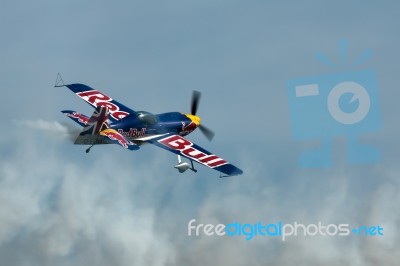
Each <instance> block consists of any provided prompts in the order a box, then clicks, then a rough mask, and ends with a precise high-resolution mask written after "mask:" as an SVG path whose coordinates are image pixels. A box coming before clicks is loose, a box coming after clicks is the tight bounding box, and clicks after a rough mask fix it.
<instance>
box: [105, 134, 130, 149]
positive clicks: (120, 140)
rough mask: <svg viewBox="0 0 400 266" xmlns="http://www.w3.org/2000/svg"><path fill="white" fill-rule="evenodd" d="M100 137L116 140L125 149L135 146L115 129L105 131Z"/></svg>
mask: <svg viewBox="0 0 400 266" xmlns="http://www.w3.org/2000/svg"><path fill="white" fill-rule="evenodd" d="M100 135H102V136H106V137H108V138H109V139H111V140H116V141H118V143H119V144H120V145H121V146H122V147H124V148H125V149H127V148H128V145H134V143H132V142H131V141H129V140H127V139H126V138H124V136H122V135H121V134H119V133H118V132H117V131H115V130H114V129H105V130H103V131H101V132H100Z"/></svg>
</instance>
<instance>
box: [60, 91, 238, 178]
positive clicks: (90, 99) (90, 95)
mask: <svg viewBox="0 0 400 266" xmlns="http://www.w3.org/2000/svg"><path fill="white" fill-rule="evenodd" d="M55 87H67V88H68V89H70V90H71V91H73V92H74V93H75V94H76V95H78V96H79V97H80V98H81V99H83V100H84V101H86V102H87V103H89V104H90V105H91V106H93V107H94V108H96V109H95V111H94V113H93V114H92V116H91V117H87V116H85V115H83V114H80V113H78V112H75V111H71V110H64V111H61V112H62V113H64V114H65V115H66V116H68V117H70V118H71V119H72V120H74V121H75V122H76V123H78V124H79V125H81V126H82V127H83V130H82V132H81V133H80V134H79V136H78V137H77V139H76V140H75V144H83V145H91V146H90V147H89V148H88V149H87V150H86V152H87V153H88V152H89V151H90V149H91V148H92V147H93V146H94V145H99V144H119V145H121V146H122V147H123V148H126V149H129V150H139V148H140V146H141V145H143V144H145V143H151V144H154V145H156V146H158V147H160V148H163V149H165V150H167V151H170V152H173V153H175V154H177V155H178V164H177V165H176V166H175V168H176V169H178V171H179V172H181V173H183V172H185V171H186V170H187V169H191V170H192V171H194V172H197V170H196V169H195V168H194V165H193V162H197V163H199V164H202V165H205V166H207V167H209V168H212V169H215V170H217V171H219V172H221V175H220V177H223V176H232V175H241V174H242V173H243V171H242V170H240V169H239V168H237V167H236V166H234V165H232V164H230V163H228V162H227V161H226V160H224V159H222V158H220V157H219V156H217V155H215V154H212V153H211V152H209V151H207V150H205V149H203V148H201V147H199V146H198V145H196V144H195V143H193V142H191V141H190V140H188V139H186V138H184V136H186V135H188V134H189V133H191V132H193V131H194V130H195V129H196V128H199V129H200V131H201V132H202V133H203V134H204V135H205V136H206V137H207V138H208V139H209V140H211V139H212V138H213V137H214V133H213V132H212V131H211V130H210V129H208V128H207V127H205V126H204V125H202V124H200V117H198V116H197V115H196V112H197V107H198V104H199V100H200V95H201V94H200V92H198V91H194V92H193V96H192V106H191V113H190V114H183V113H179V112H169V113H162V114H158V115H154V114H151V113H149V112H145V111H134V110H132V109H130V108H128V107H126V106H125V105H122V104H121V103H119V102H117V101H115V100H113V99H112V98H110V97H109V96H107V95H105V94H104V93H102V92H100V91H98V90H95V89H92V88H90V87H88V86H86V85H83V84H70V85H64V84H63V85H57V84H56V86H55ZM181 156H183V157H186V158H187V159H189V161H190V164H189V163H188V162H184V161H182V160H181Z"/></svg>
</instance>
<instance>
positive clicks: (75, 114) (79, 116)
mask: <svg viewBox="0 0 400 266" xmlns="http://www.w3.org/2000/svg"><path fill="white" fill-rule="evenodd" d="M66 115H67V116H69V117H71V118H73V119H78V122H79V123H83V124H85V125H86V124H87V122H88V121H89V118H87V117H86V116H84V115H82V114H80V113H78V112H73V113H72V114H66Z"/></svg>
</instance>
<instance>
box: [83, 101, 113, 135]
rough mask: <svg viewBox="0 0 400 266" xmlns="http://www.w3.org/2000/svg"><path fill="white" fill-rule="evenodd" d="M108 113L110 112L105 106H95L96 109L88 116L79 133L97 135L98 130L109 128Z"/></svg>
mask: <svg viewBox="0 0 400 266" xmlns="http://www.w3.org/2000/svg"><path fill="white" fill-rule="evenodd" d="M109 113H110V112H109V111H108V108H107V107H103V106H99V107H96V110H95V111H94V113H93V114H92V116H91V117H90V118H89V121H88V122H87V123H86V125H85V127H84V128H83V130H82V132H81V134H80V135H81V136H83V135H88V134H89V135H97V134H99V133H100V131H102V130H104V129H107V128H109V127H110V122H109V121H110V120H109V119H108V116H109Z"/></svg>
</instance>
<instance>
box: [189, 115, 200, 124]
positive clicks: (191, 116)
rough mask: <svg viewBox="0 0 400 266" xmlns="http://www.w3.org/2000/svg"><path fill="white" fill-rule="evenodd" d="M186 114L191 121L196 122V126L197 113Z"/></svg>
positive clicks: (197, 121) (198, 118) (197, 122)
mask: <svg viewBox="0 0 400 266" xmlns="http://www.w3.org/2000/svg"><path fill="white" fill-rule="evenodd" d="M186 116H187V117H188V118H189V119H190V120H191V121H192V122H193V123H195V124H196V126H199V125H200V117H198V116H197V115H192V114H186Z"/></svg>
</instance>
